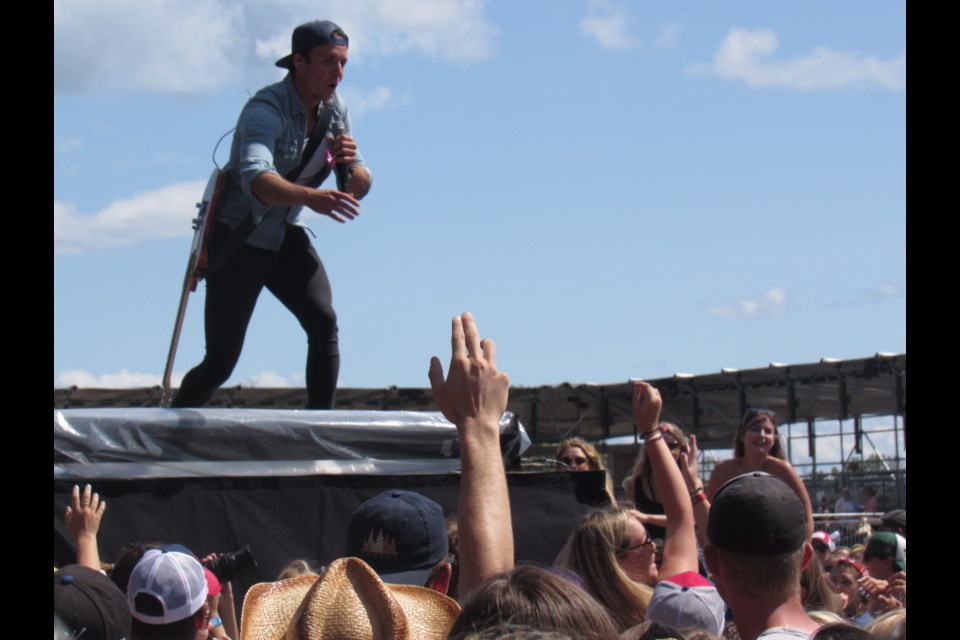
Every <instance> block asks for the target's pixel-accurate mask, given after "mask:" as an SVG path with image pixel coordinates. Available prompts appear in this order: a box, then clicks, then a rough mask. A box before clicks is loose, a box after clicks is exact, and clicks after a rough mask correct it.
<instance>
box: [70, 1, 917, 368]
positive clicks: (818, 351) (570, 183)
mask: <svg viewBox="0 0 960 640" xmlns="http://www.w3.org/2000/svg"><path fill="white" fill-rule="evenodd" d="M905 13H906V9H905V6H904V4H903V3H900V2H844V3H837V2H807V3H802V4H795V3H764V2H728V3H706V2H692V3H636V2H622V1H620V2H618V1H608V2H599V1H590V0H555V1H552V2H546V1H541V0H518V1H510V2H507V1H502V0H501V1H490V2H480V1H470V0H461V1H459V2H454V1H445V0H404V1H403V2H399V1H394V0H351V1H348V2H316V1H315V2H309V3H307V2H301V1H299V0H287V1H285V2H282V3H269V4H268V3H258V2H242V1H241V2H236V1H234V2H226V1H225V0H143V1H142V2H137V3H122V2H115V1H114V0H84V1H82V2H80V1H78V0H59V1H58V0H55V2H54V258H53V261H54V309H55V314H54V362H53V365H54V371H53V375H54V386H55V387H58V386H64V385H72V384H77V385H79V386H82V387H89V386H106V387H121V386H146V385H153V384H157V383H159V380H160V375H161V373H162V370H163V366H164V363H165V359H166V353H167V348H168V346H169V340H170V334H171V331H172V329H173V322H174V317H175V312H176V305H177V302H178V299H179V292H180V286H181V282H182V278H183V270H184V267H185V262H186V258H187V253H188V250H189V245H190V238H191V236H192V230H191V228H190V220H191V218H192V217H193V215H194V213H195V209H194V203H195V202H196V201H197V200H198V199H199V197H200V195H201V192H202V190H203V186H204V184H205V181H206V178H207V176H208V175H209V174H210V171H211V169H212V168H213V164H212V160H211V155H212V153H213V147H214V145H215V143H216V141H217V139H218V138H219V137H220V136H221V135H222V134H223V133H225V132H227V131H229V130H230V129H231V128H232V127H233V126H234V124H235V121H236V117H237V115H238V113H239V111H240V109H241V108H242V107H243V104H244V102H245V100H246V99H247V97H248V96H249V95H250V94H252V93H253V92H255V91H256V90H258V89H259V88H260V87H262V86H264V85H265V84H268V83H270V82H274V81H276V80H279V79H280V72H279V70H277V69H276V68H275V67H274V66H273V61H274V60H276V59H277V58H279V57H280V56H282V55H284V54H285V53H287V52H288V50H289V38H290V32H291V30H292V28H293V27H294V26H296V25H297V24H299V23H301V22H304V21H306V20H311V19H316V18H327V19H331V20H334V21H336V22H338V23H339V24H340V25H341V26H342V27H343V28H344V30H345V31H346V32H347V33H348V34H349V35H350V37H351V46H350V63H349V66H348V67H347V70H346V74H345V77H344V81H343V83H342V85H341V94H342V95H343V96H344V97H345V99H346V101H347V103H348V105H349V106H350V109H351V115H352V119H353V127H354V135H355V138H356V140H357V142H358V145H359V147H360V149H361V151H362V152H363V154H364V156H365V158H366V160H367V162H368V164H369V166H370V167H371V169H372V170H373V172H374V180H375V181H374V188H373V190H372V191H371V193H370V195H369V196H368V197H367V198H366V199H365V200H364V201H363V205H362V209H361V211H362V213H361V216H360V217H359V218H358V219H357V220H355V221H353V222H350V223H348V224H346V225H338V224H337V223H335V222H333V221H331V220H329V219H327V218H323V217H320V216H314V217H313V218H312V220H311V227H312V228H313V229H314V230H315V231H316V233H317V236H318V237H317V239H316V240H315V244H316V246H317V249H318V251H319V253H320V255H321V257H322V258H323V260H324V263H325V266H326V269H327V272H328V273H329V274H330V277H331V281H332V284H333V291H334V305H335V307H336V309H337V312H338V315H339V321H340V322H339V323H340V338H341V352H342V356H343V364H342V368H341V377H340V385H341V386H347V387H367V386H375V387H380V386H388V385H399V386H426V385H427V384H428V382H427V377H426V371H427V365H428V362H429V357H430V355H432V354H438V355H441V356H445V355H446V354H447V353H448V338H447V336H448V334H449V318H450V317H451V316H452V315H453V314H455V313H458V312H461V311H464V310H470V311H473V312H474V313H475V314H476V316H477V318H478V321H479V324H480V328H481V331H482V332H483V333H484V335H486V336H488V337H491V338H493V339H494V340H495V341H496V342H497V344H498V360H499V364H500V366H501V368H502V369H503V370H505V371H507V372H508V373H509V374H510V376H511V380H512V382H513V383H514V384H519V385H541V384H555V383H560V382H564V381H569V382H600V383H606V382H618V381H623V380H626V379H628V378H631V377H647V378H654V377H659V376H667V375H671V374H673V373H675V372H688V373H708V372H715V371H718V370H719V369H720V368H722V367H735V368H751V367H762V366H766V365H767V364H768V363H770V362H812V361H816V360H818V359H819V358H821V357H823V356H830V357H839V358H850V357H864V356H869V355H872V354H874V353H876V352H877V351H891V352H903V351H906V243H905V236H906V184H905V181H906V180H905V176H906V160H905V150H906V123H905V120H906V15H905ZM228 142H229V140H228V141H227V142H226V143H225V144H224V145H223V146H221V148H220V150H219V152H218V153H217V158H218V159H219V160H220V161H221V162H223V161H224V160H225V158H226V156H227V151H228V148H227V144H228ZM203 297H204V293H203V287H202V286H201V287H200V290H198V292H197V293H196V294H194V295H193V296H192V297H191V300H190V303H189V308H188V311H187V318H186V322H185V326H184V333H183V337H182V339H181V344H180V349H179V352H178V355H177V361H176V367H175V379H179V377H181V376H182V375H183V373H185V372H186V371H187V370H188V369H189V368H190V367H191V366H193V365H195V364H196V363H197V362H199V361H200V359H201V358H202V355H203V335H202V315H203V314H202V308H203ZM305 354H306V346H305V337H304V336H303V333H302V330H301V329H300V327H299V325H298V324H297V323H296V321H295V320H294V318H293V317H292V316H291V315H290V314H289V313H288V312H287V311H286V310H285V309H283V307H282V306H281V305H280V304H279V303H277V302H276V301H275V300H274V299H273V298H272V297H271V296H270V295H269V293H265V294H264V295H263V296H262V297H261V299H260V302H259V304H258V308H257V310H256V312H255V314H254V318H253V321H252V323H251V326H250V330H249V332H248V334H247V341H246V346H245V349H244V353H243V356H242V357H241V360H240V363H239V364H238V366H237V369H236V370H235V372H234V375H233V377H232V378H231V381H230V382H229V383H228V384H244V385H260V386H301V385H302V384H303V363H304V358H305Z"/></svg>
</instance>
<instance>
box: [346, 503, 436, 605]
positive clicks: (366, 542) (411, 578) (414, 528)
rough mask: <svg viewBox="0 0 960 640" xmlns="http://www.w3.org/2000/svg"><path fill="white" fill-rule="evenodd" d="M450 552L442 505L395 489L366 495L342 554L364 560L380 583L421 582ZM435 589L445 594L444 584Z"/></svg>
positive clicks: (353, 519)
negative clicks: (370, 496) (441, 587)
mask: <svg viewBox="0 0 960 640" xmlns="http://www.w3.org/2000/svg"><path fill="white" fill-rule="evenodd" d="M448 553H449V545H448V538H447V528H446V524H445V523H444V520H443V508H441V507H440V505H439V504H437V503H436V502H434V501H433V500H431V499H430V498H427V497H426V496H423V495H421V494H419V493H417V492H415V491H404V490H401V489H393V490H391V491H384V492H383V493H381V494H380V495H378V496H375V497H373V498H370V499H369V500H367V501H366V502H364V503H363V504H361V505H360V506H359V507H358V508H357V510H356V511H355V512H354V513H353V516H352V517H351V518H350V524H349V525H348V526H347V544H346V555H347V556H354V557H357V558H360V559H361V560H363V561H365V562H366V563H367V564H369V565H370V566H371V567H372V568H373V569H374V571H376V572H377V574H378V575H379V576H380V577H381V578H382V579H383V581H384V582H388V583H392V584H411V585H417V586H425V585H426V582H427V577H428V576H429V575H430V572H431V570H432V569H433V568H434V567H435V566H436V565H438V564H444V563H447V556H448ZM448 566H449V565H448ZM438 590H439V591H442V592H444V593H445V592H446V587H444V588H443V589H439V588H438Z"/></svg>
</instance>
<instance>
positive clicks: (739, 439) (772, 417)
mask: <svg viewBox="0 0 960 640" xmlns="http://www.w3.org/2000/svg"><path fill="white" fill-rule="evenodd" d="M757 418H766V419H767V420H769V421H770V424H772V425H773V436H774V437H773V446H772V447H770V455H771V456H773V457H774V458H779V459H781V460H786V459H787V455H786V453H785V452H784V450H783V443H782V442H780V429H778V428H777V415H776V414H775V413H774V412H773V411H767V410H766V409H747V411H746V413H744V414H743V420H741V421H740V427H739V428H738V429H737V433H736V435H735V436H733V457H735V458H742V457H743V456H744V455H746V447H745V446H744V444H743V435H744V434H745V433H746V432H747V428H748V427H749V426H750V425H751V423H753V422H754V421H755V420H756V419H757Z"/></svg>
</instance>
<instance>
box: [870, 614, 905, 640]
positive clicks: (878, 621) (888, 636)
mask: <svg viewBox="0 0 960 640" xmlns="http://www.w3.org/2000/svg"><path fill="white" fill-rule="evenodd" d="M866 630H867V633H872V634H873V635H875V636H876V637H877V638H878V640H905V638H906V637H907V609H906V607H900V608H897V609H893V610H891V611H887V612H886V613H885V614H883V615H882V616H880V617H879V618H875V619H874V620H873V621H872V622H871V623H870V624H868V625H867V626H866Z"/></svg>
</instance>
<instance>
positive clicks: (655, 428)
mask: <svg viewBox="0 0 960 640" xmlns="http://www.w3.org/2000/svg"><path fill="white" fill-rule="evenodd" d="M651 433H659V434H660V436H661V437H663V429H661V428H660V427H654V428H653V429H650V430H649V431H644V432H643V433H641V434H640V437H641V438H643V441H644V442H646V441H647V436H649V435H650V434H651ZM654 440H656V438H654Z"/></svg>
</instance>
